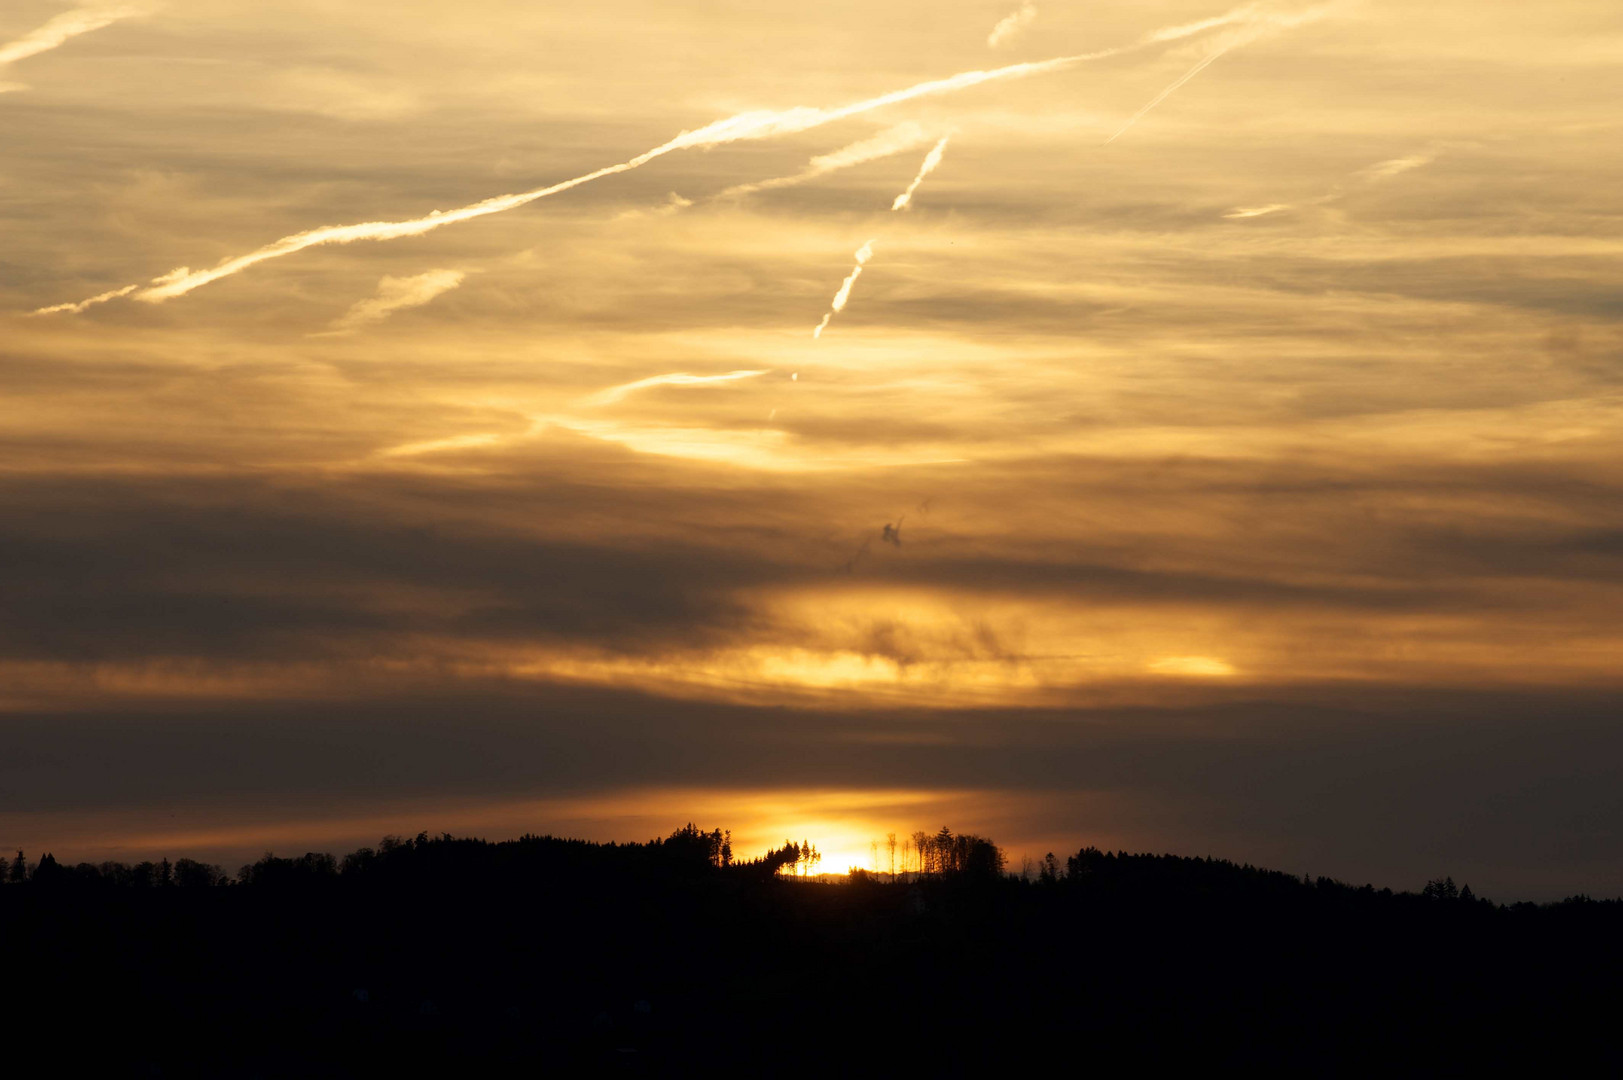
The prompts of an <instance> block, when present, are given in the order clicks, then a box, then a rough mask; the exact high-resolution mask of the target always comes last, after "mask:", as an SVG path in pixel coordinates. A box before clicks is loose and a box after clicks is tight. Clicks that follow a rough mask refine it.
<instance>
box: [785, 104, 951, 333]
mask: <svg viewBox="0 0 1623 1080" xmlns="http://www.w3.org/2000/svg"><path fill="white" fill-rule="evenodd" d="M948 138H951V136H947V138H944V139H942V140H941V141H940V142H938V143H936V144H935V146H933V147H931V149H930V152H929V153H928V154H926V155H924V164H922V165H920V166H919V171H918V175H917V176H915V177H913V182H912V183H911V184H908V185H907V190H906V191H904V192H902V193H901V194H900V195H898V196H896V200H895V201H894V202H892V203H891V204H890V208H891V210H892V212H894V211H897V210H906V209H907V208H908V206H910V205H912V202H913V193H914V192H915V191H917V190H918V189H919V185H920V184H922V183H924V178H925V177H926V176H929V175H930V174H931V173H932V172H934V171H935V168H936V166H937V165H940V164H941V156H942V155H943V154H945V153H946V152H947V139H948ZM873 245H874V242H873V240H869V241H868V242H867V243H866V244H863V245H862V246H861V247H860V248H858V249H857V264H856V266H854V267H852V268H851V273H850V274H848V275H846V278H845V280H844V281H843V282H841V283H840V291H839V292H837V293H835V294H834V302H833V303H832V304H830V305H829V310H828V311H827V312H826V313H825V314H824V315H823V321H822V322H820V323H818V324H817V329H815V330H813V331H812V337H814V338H820V337H822V336H823V331H824V330H827V329H828V324H829V322H830V321H831V320H833V318H834V316H836V315H838V314H839V313H840V312H842V311H844V310H845V305H846V302H847V301H849V300H850V299H851V286H853V285H855V284H856V283H857V278H859V277H861V276H862V267H863V266H864V265H865V264H866V263H867V262H868V260H869V259H871V258H873Z"/></svg>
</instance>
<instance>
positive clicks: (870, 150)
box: [718, 120, 930, 199]
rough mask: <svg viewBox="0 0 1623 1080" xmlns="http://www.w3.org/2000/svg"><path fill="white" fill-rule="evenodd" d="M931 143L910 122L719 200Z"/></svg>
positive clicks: (724, 194)
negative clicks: (788, 174) (793, 172)
mask: <svg viewBox="0 0 1623 1080" xmlns="http://www.w3.org/2000/svg"><path fill="white" fill-rule="evenodd" d="M929 141H930V135H929V133H928V132H926V131H925V130H924V128H923V127H921V126H920V125H919V124H918V123H917V122H916V121H913V120H909V121H907V122H905V123H901V124H897V125H896V126H895V127H891V128H886V129H885V130H884V131H881V132H880V133H879V134H877V135H873V136H870V137H868V138H866V139H862V140H859V141H857V142H854V143H852V144H850V145H849V146H842V147H841V148H840V149H838V150H834V151H832V152H830V153H827V154H819V155H818V156H817V157H814V158H812V159H811V161H809V162H807V163H806V167H805V168H804V169H802V170H801V171H800V172H797V173H795V174H793V175H791V176H777V177H773V178H772V179H770V180H758V181H755V182H754V183H750V184H736V185H734V186H733V187H730V188H728V189H726V190H725V191H723V192H722V193H721V194H720V195H719V196H718V198H723V199H725V198H731V197H736V196H739V195H749V194H752V193H754V192H757V191H770V190H772V189H774V188H785V187H793V186H795V185H796V184H804V183H806V182H807V181H810V180H816V179H817V178H818V177H821V176H826V175H828V174H829V173H831V172H836V171H838V170H840V169H849V168H851V167H853V166H856V165H861V164H863V163H864V162H868V161H875V160H877V159H879V158H883V157H889V156H890V155H892V154H899V153H901V152H902V151H904V150H912V149H914V148H915V147H918V146H923V145H924V144H925V143H927V142H929Z"/></svg>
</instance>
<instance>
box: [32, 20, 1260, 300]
mask: <svg viewBox="0 0 1623 1080" xmlns="http://www.w3.org/2000/svg"><path fill="white" fill-rule="evenodd" d="M1259 17H1262V16H1260V15H1259V9H1258V6H1257V5H1256V4H1246V5H1244V6H1242V7H1238V8H1235V9H1233V10H1232V11H1230V12H1227V13H1226V14H1223V15H1218V16H1214V17H1212V18H1209V19H1203V20H1201V21H1199V22H1194V23H1187V24H1184V25H1182V26H1173V27H1165V28H1163V29H1160V30H1156V31H1152V32H1151V33H1149V34H1146V35H1145V36H1144V37H1142V38H1140V39H1139V40H1138V41H1135V42H1133V43H1131V44H1128V45H1122V46H1117V47H1116V48H1112V49H1102V50H1099V51H1097V52H1091V53H1078V54H1076V55H1074V56H1060V57H1055V58H1054V59H1052V60H1040V61H1031V62H1027V63H1022V64H1009V65H1006V66H1004V67H999V68H992V69H990V70H987V71H963V72H959V73H958V74H956V75H951V76H948V77H947V78H944V79H932V80H930V81H928V82H922V83H916V84H915V85H913V86H909V87H905V88H903V89H901V90H893V91H891V92H890V93H888V94H881V95H879V96H878V97H871V98H865V99H864V100H862V101H857V102H853V103H851V104H849V105H842V106H840V107H838V108H833V109H819V108H811V107H807V106H800V107H797V108H793V109H787V110H783V111H772V110H756V111H752V112H745V113H739V114H738V115H736V116H730V117H727V118H726V119H723V120H718V121H716V122H715V123H713V124H708V125H706V126H705V127H702V128H698V129H696V130H693V131H684V132H682V133H681V134H679V135H677V136H676V137H675V138H674V139H671V140H670V141H669V142H666V143H662V144H661V145H659V146H656V147H654V148H653V149H652V150H647V151H644V152H643V153H641V154H638V155H637V156H636V157H633V158H630V159H629V160H627V161H622V162H620V163H619V164H617V165H607V166H604V167H603V168H601V169H595V170H593V171H592V172H589V173H586V174H584V175H582V176H577V177H574V178H573V179H570V180H565V181H562V182H561V183H557V184H552V185H550V186H548V187H543V188H536V189H535V190H533V191H525V192H519V193H517V194H512V195H497V196H495V197H493V198H489V199H485V200H483V201H481V202H476V203H473V204H471V205H469V206H464V207H461V208H459V209H456V210H448V211H439V210H435V211H433V212H432V213H430V214H428V215H426V216H424V217H419V218H410V219H408V220H405V221H369V222H361V223H359V224H355V225H326V226H322V227H320V228H317V229H310V230H308V231H306V232H301V233H294V234H293V235H291V236H285V237H283V238H282V239H280V240H277V241H275V242H274V243H271V244H267V245H266V246H264V247H262V248H259V249H258V250H256V251H251V252H249V253H248V254H246V255H238V256H236V257H234V258H229V259H226V260H224V261H223V262H221V263H220V264H219V265H217V266H215V267H213V268H212V269H209V270H192V269H191V268H189V267H184V266H183V267H180V268H178V269H175V270H172V271H170V272H169V273H167V274H164V275H162V276H160V277H156V278H153V279H152V280H151V282H149V283H148V284H147V285H146V286H144V287H138V289H137V291H135V292H134V293H133V294H132V295H133V297H134V298H135V299H137V300H142V301H145V302H147V303H162V302H163V301H165V300H172V299H174V298H175V297H177V296H184V295H185V294H186V293H189V292H191V291H192V290H193V289H197V288H200V287H201V286H203V285H207V284H209V283H210V282H213V281H218V280H220V279H221V278H224V277H229V276H231V275H232V274H237V273H241V272H242V271H244V270H246V269H248V268H249V267H251V266H254V265H256V264H258V263H262V262H265V261H266V260H268V259H276V258H280V257H282V256H283V255H291V254H293V253H295V252H298V251H303V250H305V249H306V248H312V247H317V246H321V245H325V244H351V243H355V242H356V241H359V240H394V239H399V238H401V237H406V236H421V235H422V234H424V233H427V232H431V231H433V230H435V229H438V228H441V227H443V226H446V225H452V224H455V223H457V222H461V221H471V220H472V219H474V218H480V217H484V216H486V215H489V214H499V213H503V212H504V211H507V210H513V209H516V208H518V207H520V206H524V205H526V204H528V203H532V202H535V201H536V200H537V199H544V198H547V197H548V196H551V195H557V194H559V193H561V192H564V191H568V190H570V189H571V188H576V187H579V186H580V185H582V184H587V183H590V182H591V181H593V180H598V179H601V178H602V177H605V176H612V175H614V174H616V173H623V172H630V171H631V170H632V169H638V168H641V167H642V166H644V165H646V164H648V163H649V162H650V161H653V160H654V159H655V158H659V157H663V156H664V155H666V154H669V153H673V152H675V151H677V150H688V149H693V148H695V147H706V146H721V145H723V144H726V143H731V142H737V141H740V140H744V139H765V138H771V137H774V136H778V135H791V134H795V133H797V132H801V131H809V130H811V129H812V128H817V127H821V126H823V125H824V124H832V123H834V122H835V121H838V120H844V119H847V118H849V117H852V116H858V115H861V114H862V113H867V112H872V111H874V110H875V109H881V108H884V107H886V106H888V105H897V104H901V103H902V102H905V101H912V100H915V99H917V98H922V97H928V96H931V95H935V94H946V93H952V92H955V91H958V90H964V89H968V88H969V87H972V86H979V85H980V84H982V83H987V82H993V81H997V80H1003V79H1016V78H1024V77H1026V76H1028V75H1037V74H1043V73H1046V72H1050V71H1059V70H1062V69H1064V68H1069V67H1073V66H1075V65H1077V64H1081V63H1085V62H1088V61H1092V60H1102V59H1105V58H1106V57H1112V56H1120V55H1123V54H1126V53H1130V52H1134V51H1137V50H1139V49H1144V48H1148V47H1150V46H1153V45H1157V44H1160V43H1162V42H1166V41H1173V40H1177V39H1180V38H1185V37H1191V36H1194V35H1196V34H1200V33H1204V32H1205V31H1207V30H1211V29H1213V28H1215V27H1219V26H1227V25H1231V24H1239V23H1246V22H1251V21H1255V20H1257V19H1258V18H1259ZM58 307H61V305H58Z"/></svg>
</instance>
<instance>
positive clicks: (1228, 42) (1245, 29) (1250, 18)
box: [1105, 0, 1342, 146]
mask: <svg viewBox="0 0 1623 1080" xmlns="http://www.w3.org/2000/svg"><path fill="white" fill-rule="evenodd" d="M1340 6H1342V5H1341V3H1340V2H1339V0H1331V2H1330V3H1326V4H1320V5H1318V6H1317V7H1312V8H1308V9H1307V10H1305V11H1300V12H1296V13H1295V14H1291V15H1281V14H1274V13H1272V12H1268V11H1265V10H1263V8H1262V7H1261V5H1258V4H1252V5H1250V7H1249V8H1248V9H1246V11H1247V14H1246V15H1245V16H1244V17H1243V18H1241V19H1238V20H1235V21H1237V22H1241V23H1243V24H1244V25H1242V27H1241V28H1240V29H1238V30H1235V31H1232V32H1230V33H1228V34H1225V35H1224V36H1223V37H1222V39H1221V40H1220V41H1219V42H1218V44H1217V46H1216V47H1215V48H1213V49H1212V51H1211V52H1209V53H1207V54H1206V55H1205V56H1203V57H1201V58H1200V60H1199V61H1197V62H1196V64H1195V66H1194V67H1192V68H1190V69H1189V70H1188V71H1186V72H1184V73H1183V74H1182V75H1181V76H1179V77H1178V79H1177V80H1176V81H1174V82H1173V84H1172V85H1171V86H1169V87H1167V88H1166V89H1165V90H1162V91H1161V92H1160V93H1159V94H1157V95H1155V97H1154V98H1152V99H1150V102H1149V104H1147V105H1145V106H1144V107H1143V108H1142V109H1140V110H1138V112H1136V113H1134V114H1133V115H1132V117H1131V118H1130V119H1129V120H1128V121H1127V123H1125V124H1123V125H1122V126H1121V127H1120V128H1118V129H1117V130H1116V133H1115V134H1114V135H1112V136H1110V138H1108V139H1106V140H1105V145H1106V146H1109V145H1110V144H1111V143H1113V142H1115V141H1116V140H1117V139H1119V138H1121V137H1122V136H1123V135H1125V134H1126V133H1127V131H1128V129H1129V128H1131V127H1132V126H1133V125H1134V124H1136V123H1138V122H1139V121H1140V120H1142V119H1144V117H1145V116H1146V115H1147V114H1148V113H1149V112H1150V110H1152V109H1154V108H1155V107H1156V106H1157V105H1159V104H1161V102H1163V101H1165V100H1166V99H1167V98H1169V97H1171V96H1172V95H1173V94H1174V93H1176V92H1177V90H1178V88H1179V87H1181V86H1183V85H1184V83H1187V82H1188V81H1189V80H1190V79H1193V78H1194V77H1195V76H1196V75H1199V74H1200V73H1201V72H1202V71H1205V70H1206V69H1207V68H1208V67H1210V66H1211V64H1212V62H1213V61H1215V60H1216V59H1217V58H1218V57H1220V56H1222V55H1223V54H1224V53H1226V52H1228V51H1229V50H1231V49H1235V48H1238V47H1239V46H1241V45H1249V44H1250V43H1251V42H1253V41H1257V40H1259V39H1261V38H1264V37H1267V36H1268V35H1269V34H1271V33H1276V32H1278V31H1281V30H1289V29H1292V28H1294V27H1297V26H1301V25H1303V24H1305V23H1310V22H1313V21H1315V20H1317V19H1321V18H1323V17H1324V16H1325V15H1327V14H1329V13H1330V11H1331V10H1332V9H1334V8H1337V7H1340ZM1230 14H1233V13H1232V12H1231V13H1230Z"/></svg>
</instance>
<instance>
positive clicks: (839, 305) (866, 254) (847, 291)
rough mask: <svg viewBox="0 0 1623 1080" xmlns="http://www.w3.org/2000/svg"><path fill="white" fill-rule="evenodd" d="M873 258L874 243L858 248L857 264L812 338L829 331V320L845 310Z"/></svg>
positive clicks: (846, 276)
mask: <svg viewBox="0 0 1623 1080" xmlns="http://www.w3.org/2000/svg"><path fill="white" fill-rule="evenodd" d="M871 258H873V241H872V240H869V241H868V242H867V243H866V244H863V245H862V246H861V247H859V248H857V264H856V265H855V266H853V267H852V268H851V272H850V273H849V274H847V275H845V280H844V281H842V282H840V291H839V292H837V293H835V294H834V302H833V303H832V304H830V305H829V310H828V313H827V314H826V315H824V316H823V321H822V322H820V323H818V324H817V329H815V330H813V331H812V337H814V338H820V337H822V336H823V331H824V330H826V329H828V323H829V320H830V319H832V318H834V316H836V315H838V314H839V313H840V312H842V311H844V310H845V305H846V304H847V303H848V302H849V301H850V299H851V286H853V285H855V284H856V283H857V278H859V277H861V276H862V267H863V265H864V264H865V263H867V261H868V260H869V259H871Z"/></svg>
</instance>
